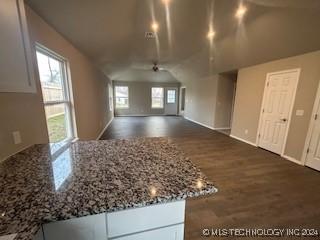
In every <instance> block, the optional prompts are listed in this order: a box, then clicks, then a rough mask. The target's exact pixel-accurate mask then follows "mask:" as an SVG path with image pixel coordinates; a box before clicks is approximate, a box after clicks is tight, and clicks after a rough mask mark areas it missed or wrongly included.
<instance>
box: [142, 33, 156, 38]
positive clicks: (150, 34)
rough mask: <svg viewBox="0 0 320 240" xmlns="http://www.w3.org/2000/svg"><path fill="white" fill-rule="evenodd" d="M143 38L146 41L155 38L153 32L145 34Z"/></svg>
mask: <svg viewBox="0 0 320 240" xmlns="http://www.w3.org/2000/svg"><path fill="white" fill-rule="evenodd" d="M144 36H145V38H146V39H152V38H155V37H156V35H155V33H154V32H146V33H145V35H144Z"/></svg>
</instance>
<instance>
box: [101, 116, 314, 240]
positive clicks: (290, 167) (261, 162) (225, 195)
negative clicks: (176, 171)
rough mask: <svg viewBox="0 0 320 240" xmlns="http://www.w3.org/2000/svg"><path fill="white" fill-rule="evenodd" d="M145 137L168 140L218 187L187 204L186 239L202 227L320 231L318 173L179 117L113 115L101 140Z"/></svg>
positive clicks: (199, 236) (194, 237)
mask: <svg viewBox="0 0 320 240" xmlns="http://www.w3.org/2000/svg"><path fill="white" fill-rule="evenodd" d="M144 136H146V137H158V136H169V137H172V138H173V139H174V141H175V142H176V143H177V144H178V145H179V146H180V147H181V148H182V149H183V150H184V151H185V153H186V154H187V155H188V156H190V157H191V159H192V161H193V162H194V163H195V164H196V165H197V166H198V167H199V168H200V169H201V170H202V171H203V172H204V173H205V174H206V175H207V176H208V178H209V179H211V180H212V181H213V182H214V183H215V185H216V186H217V187H218V189H219V192H218V193H217V194H216V195H213V196H212V197H203V198H198V199H191V200H188V201H187V209H186V228H185V239H186V240H191V239H192V240H193V239H203V238H205V237H203V236H201V235H202V229H204V228H210V229H211V228H300V229H301V228H316V229H318V230H320V172H317V171H315V170H312V169H309V168H307V167H302V166H299V165H297V164H295V163H292V162H290V161H288V160H285V159H283V158H281V157H280V156H278V155H276V154H273V153H270V152H268V151H265V150H262V149H259V148H256V147H253V146H250V145H248V144H245V143H242V142H240V141H237V140H235V139H232V138H230V137H229V136H226V135H224V134H222V133H219V132H216V131H213V130H210V129H207V128H205V127H202V126H199V125H197V124H194V123H192V122H190V121H187V120H185V119H183V118H180V117H118V118H115V119H114V121H113V122H112V123H111V125H110V126H109V128H108V129H107V130H106V132H105V133H104V134H103V136H102V138H101V139H112V138H131V137H144ZM212 238H213V237H212ZM209 239H210V238H209ZM222 239H235V238H234V237H233V238H232V237H230V238H225V237H224V238H222ZM242 239H249V238H242ZM250 239H253V238H250ZM265 239H266V238H265ZM267 239H271V238H267ZM275 239H279V238H275ZM281 239H301V238H298V237H293V238H281ZM303 239H319V238H314V237H309V238H308V237H305V238H303Z"/></svg>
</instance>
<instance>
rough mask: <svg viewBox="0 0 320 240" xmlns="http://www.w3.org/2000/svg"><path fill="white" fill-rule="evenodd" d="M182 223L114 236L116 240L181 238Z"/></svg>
mask: <svg viewBox="0 0 320 240" xmlns="http://www.w3.org/2000/svg"><path fill="white" fill-rule="evenodd" d="M183 235H184V225H183V224H179V225H175V226H170V227H166V228H159V229H155V230H152V231H147V232H142V233H137V234H132V235H128V236H124V237H119V238H115V239H117V240H150V239H152V240H183Z"/></svg>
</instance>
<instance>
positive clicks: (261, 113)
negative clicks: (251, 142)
mask: <svg viewBox="0 0 320 240" xmlns="http://www.w3.org/2000/svg"><path fill="white" fill-rule="evenodd" d="M291 72H296V73H297V77H298V80H297V81H296V84H295V86H294V89H293V97H292V102H291V106H290V110H289V116H288V124H287V127H286V130H285V135H284V140H283V146H282V149H281V152H280V156H282V157H283V156H284V155H285V154H284V151H285V148H286V145H287V138H288V133H289V128H290V124H291V118H292V112H293V107H294V103H295V101H296V94H297V89H298V84H299V81H300V73H301V68H293V69H287V70H283V71H276V72H269V73H267V75H266V80H265V84H264V90H263V98H262V103H261V107H260V116H259V125H258V131H257V136H256V145H257V147H259V141H260V137H259V135H260V132H261V128H262V115H263V106H264V104H265V102H266V98H267V91H266V90H267V84H268V79H269V77H270V76H271V75H274V74H283V73H291Z"/></svg>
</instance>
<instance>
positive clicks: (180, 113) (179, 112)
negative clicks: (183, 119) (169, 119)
mask: <svg viewBox="0 0 320 240" xmlns="http://www.w3.org/2000/svg"><path fill="white" fill-rule="evenodd" d="M182 88H184V89H185V93H186V92H187V87H186V86H181V87H180V90H179V91H180V92H179V106H178V108H179V111H178V114H179V116H184V113H185V111H186V94H184V110H183V111H181V105H182Z"/></svg>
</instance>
